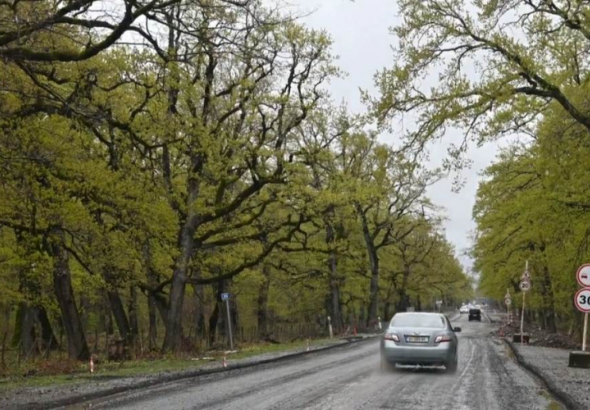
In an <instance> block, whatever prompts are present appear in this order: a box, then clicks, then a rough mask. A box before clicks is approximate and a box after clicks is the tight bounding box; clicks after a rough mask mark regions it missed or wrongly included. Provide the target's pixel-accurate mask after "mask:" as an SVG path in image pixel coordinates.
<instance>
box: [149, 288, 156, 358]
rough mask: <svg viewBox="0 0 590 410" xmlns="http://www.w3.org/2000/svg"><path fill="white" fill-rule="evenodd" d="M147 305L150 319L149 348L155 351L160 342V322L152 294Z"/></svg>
mask: <svg viewBox="0 0 590 410" xmlns="http://www.w3.org/2000/svg"><path fill="white" fill-rule="evenodd" d="M147 304H148V318H149V331H148V348H149V350H155V349H156V346H157V340H158V321H157V316H156V301H155V299H154V297H153V296H152V295H151V294H148V297H147Z"/></svg>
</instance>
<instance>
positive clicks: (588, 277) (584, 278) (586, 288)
mask: <svg viewBox="0 0 590 410" xmlns="http://www.w3.org/2000/svg"><path fill="white" fill-rule="evenodd" d="M576 280H577V281H578V284H579V285H580V286H582V289H580V290H578V291H577V292H576V296H575V297H574V304H575V305H576V308H577V309H578V310H579V311H580V312H583V313H584V333H583V334H582V351H583V352H585V351H586V331H587V330H588V312H590V264H588V263H586V264H584V265H582V266H580V267H579V268H578V271H577V272H576Z"/></svg>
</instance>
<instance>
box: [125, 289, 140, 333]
mask: <svg viewBox="0 0 590 410" xmlns="http://www.w3.org/2000/svg"><path fill="white" fill-rule="evenodd" d="M127 312H128V315H129V332H130V334H131V339H132V343H135V341H136V340H137V336H138V335H139V322H138V320H137V289H136V288H135V286H133V285H131V287H130V288H129V301H128V303H127Z"/></svg>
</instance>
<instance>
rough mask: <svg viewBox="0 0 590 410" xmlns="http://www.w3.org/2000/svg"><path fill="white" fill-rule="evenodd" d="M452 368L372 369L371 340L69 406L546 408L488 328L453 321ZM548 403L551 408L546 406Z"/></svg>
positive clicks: (375, 352)
mask: <svg viewBox="0 0 590 410" xmlns="http://www.w3.org/2000/svg"><path fill="white" fill-rule="evenodd" d="M454 324H455V325H456V326H461V327H462V329H463V331H462V332H461V333H460V334H459V370H458V371H457V373H456V374H453V375H451V374H446V373H445V372H444V370H443V369H442V368H441V369H433V368H403V369H398V370H397V371H395V372H391V373H386V374H383V373H382V372H380V370H379V344H378V341H377V340H372V341H367V342H362V343H359V344H356V345H351V346H349V347H345V348H339V349H335V350H332V351H330V352H324V353H317V354H311V355H309V356H306V357H303V358H300V359H294V360H288V361H284V362H280V363H276V364H269V365H264V366H259V367H254V368H250V369H244V370H235V371H230V372H227V373H224V374H217V375H212V376H203V377H199V378H195V379H189V380H183V381H179V382H173V383H167V384H163V385H160V386H157V387H152V388H150V389H146V390H138V391H134V392H130V393H126V394H120V395H117V396H113V397H110V398H105V399H101V400H95V401H93V402H91V403H86V404H83V405H77V406H72V407H70V408H71V409H87V408H92V409H97V408H108V409H157V410H164V409H240V410H243V409H437V410H442V409H449V410H450V409H453V410H456V409H486V410H487V409H490V410H493V409H498V410H500V409H508V408H509V409H554V408H560V406H559V405H558V404H556V403H554V402H552V401H551V398H550V397H549V395H548V394H547V393H546V392H545V391H544V390H543V388H542V387H541V386H540V385H539V383H538V382H537V381H536V380H535V379H534V378H532V377H531V376H530V375H529V374H528V373H526V372H525V371H524V370H522V369H521V368H520V367H519V366H518V365H517V364H516V363H515V362H514V360H513V359H512V358H511V355H510V351H509V350H508V349H507V348H506V347H505V346H504V345H503V344H502V343H501V342H500V341H498V340H495V339H493V338H491V337H490V336H489V332H490V330H492V329H493V327H492V325H491V324H490V323H486V322H482V323H478V322H468V321H467V318H466V315H462V316H461V317H460V318H459V319H457V320H455V321H454ZM554 406H555V407H554Z"/></svg>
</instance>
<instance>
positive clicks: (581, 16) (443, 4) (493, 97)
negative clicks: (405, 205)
mask: <svg viewBox="0 0 590 410" xmlns="http://www.w3.org/2000/svg"><path fill="white" fill-rule="evenodd" d="M399 7H400V14H401V15H403V16H404V23H403V24H402V25H401V26H399V27H396V28H395V29H394V32H395V34H396V36H397V39H398V45H397V52H396V60H397V61H398V63H397V64H396V65H395V66H394V67H393V68H392V69H385V70H383V71H381V72H379V73H378V74H377V76H376V82H377V86H378V87H379V90H380V96H379V98H371V96H369V95H368V94H366V95H365V98H366V100H367V101H370V102H371V105H372V108H373V110H374V113H375V114H376V115H377V116H378V118H379V119H380V120H381V121H383V122H384V123H387V120H388V119H391V118H395V117H396V116H397V115H403V114H404V113H407V112H413V113H414V114H415V118H416V119H417V124H416V126H415V127H413V128H412V129H411V130H410V131H408V133H407V142H408V144H411V145H414V146H418V147H423V146H424V144H425V142H426V141H428V140H431V139H434V138H441V137H442V136H443V135H444V134H445V132H446V130H448V129H449V128H450V127H458V128H461V129H463V130H464V131H465V139H468V138H473V139H476V140H478V141H482V140H485V139H487V138H492V137H497V136H501V135H504V134H506V133H511V132H513V131H516V130H518V131H524V132H528V133H531V132H532V131H534V125H535V123H536V121H537V120H538V119H539V118H541V116H542V115H543V114H544V113H546V112H547V110H548V109H549V107H550V104H549V103H551V102H554V103H556V104H558V105H559V106H561V107H562V109H563V110H564V112H565V113H566V114H567V115H568V116H570V117H571V118H572V119H574V120H575V121H576V122H578V123H579V124H581V125H582V126H583V127H584V128H585V129H586V130H590V115H588V113H587V110H585V108H584V102H583V100H582V99H581V95H582V94H580V92H578V90H583V89H584V88H585V87H586V82H587V78H588V74H589V73H588V67H587V64H586V63H585V61H586V60H587V57H588V55H587V48H588V47H587V45H588V41H589V40H590V35H589V33H590V26H589V25H588V22H587V19H586V17H585V16H586V14H587V13H588V10H589V7H590V6H589V5H588V4H586V3H585V2H580V1H576V2H571V1H561V0H552V1H531V0H506V1H469V0H452V1H441V0H427V1H416V0H404V1H400V2H399ZM430 78H437V80H436V85H434V86H432V87H430V88H429V89H426V87H425V86H423V85H422V83H423V82H424V79H430ZM455 149H456V151H455V153H460V152H462V150H463V149H464V144H463V143H461V144H459V145H458V146H455ZM459 165H460V163H459Z"/></svg>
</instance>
